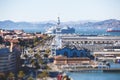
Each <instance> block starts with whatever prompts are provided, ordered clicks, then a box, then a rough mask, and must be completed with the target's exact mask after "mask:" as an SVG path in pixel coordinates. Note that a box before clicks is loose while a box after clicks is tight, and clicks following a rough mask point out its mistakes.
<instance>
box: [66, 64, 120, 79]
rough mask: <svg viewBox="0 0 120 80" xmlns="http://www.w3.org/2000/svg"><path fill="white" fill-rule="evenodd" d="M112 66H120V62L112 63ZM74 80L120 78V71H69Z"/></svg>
mask: <svg viewBox="0 0 120 80" xmlns="http://www.w3.org/2000/svg"><path fill="white" fill-rule="evenodd" d="M110 64H111V68H119V69H120V64H114V63H110ZM67 75H68V76H70V77H71V78H72V79H73V80H120V72H118V73H117V72H116V73H115V72H114V73H112V72H106V73H105V72H68V73H67Z"/></svg>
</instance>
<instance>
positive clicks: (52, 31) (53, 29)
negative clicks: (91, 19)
mask: <svg viewBox="0 0 120 80" xmlns="http://www.w3.org/2000/svg"><path fill="white" fill-rule="evenodd" d="M58 28H59V29H60V33H61V34H73V33H75V29H74V28H72V27H69V26H66V25H65V26H61V25H60V19H59V17H58V23H57V26H52V27H50V28H49V29H47V30H46V32H45V33H46V34H56V33H57V29H58Z"/></svg>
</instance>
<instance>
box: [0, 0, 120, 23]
mask: <svg viewBox="0 0 120 80" xmlns="http://www.w3.org/2000/svg"><path fill="white" fill-rule="evenodd" d="M57 16H60V17H61V20H62V21H77V20H105V19H119V20H120V0H0V20H13V21H30V22H31V21H34V22H35V21H45V20H47V21H48V20H56V19H57Z"/></svg>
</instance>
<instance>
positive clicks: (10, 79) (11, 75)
mask: <svg viewBox="0 0 120 80" xmlns="http://www.w3.org/2000/svg"><path fill="white" fill-rule="evenodd" d="M8 80H15V75H14V74H13V73H12V72H10V73H9V75H8Z"/></svg>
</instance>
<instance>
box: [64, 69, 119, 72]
mask: <svg viewBox="0 0 120 80" xmlns="http://www.w3.org/2000/svg"><path fill="white" fill-rule="evenodd" d="M64 71H66V72H120V68H117V69H116V68H110V69H107V68H105V69H104V68H101V69H97V68H86V69H66V70H64Z"/></svg>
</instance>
